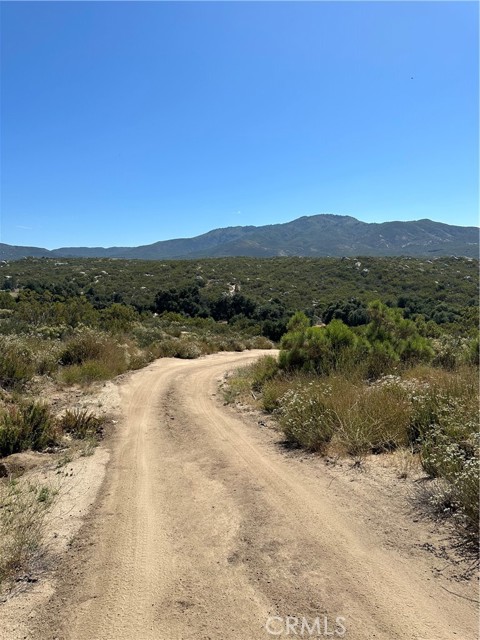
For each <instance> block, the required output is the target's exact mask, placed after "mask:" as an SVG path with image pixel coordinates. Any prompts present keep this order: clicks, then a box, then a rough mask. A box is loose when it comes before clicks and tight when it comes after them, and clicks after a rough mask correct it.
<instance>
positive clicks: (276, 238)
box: [0, 214, 479, 260]
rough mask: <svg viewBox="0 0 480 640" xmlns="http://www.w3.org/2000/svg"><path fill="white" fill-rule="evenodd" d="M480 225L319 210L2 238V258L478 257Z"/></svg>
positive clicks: (0, 254) (0, 253)
mask: <svg viewBox="0 0 480 640" xmlns="http://www.w3.org/2000/svg"><path fill="white" fill-rule="evenodd" d="M478 244H479V229H478V227H459V226H455V225H449V224H443V223H441V222H434V221H432V220H427V219H425V220H415V221H409V222H381V223H376V222H373V223H367V222H361V221H360V220H357V219H356V218H353V217H351V216H340V215H332V214H320V215H314V216H303V217H302V218H297V219H296V220H293V221H292V222H286V223H283V224H271V225H265V226H261V227H255V226H246V227H242V226H238V227H226V228H223V229H214V230H213V231H209V232H208V233H204V234H202V235H200V236H196V237H194V238H180V239H177V240H162V241H160V242H154V243H153V244H147V245H142V246H139V247H108V248H104V247H61V248H59V249H53V250H48V249H42V248H40V247H21V246H15V245H8V244H2V243H0V259H1V260H19V259H21V258H25V257H48V258H61V257H62V258H68V257H86V258H87V257H88V258H126V259H140V260H168V259H193V258H208V257H227V256H249V257H256V258H263V257H265V258H267V257H273V256H309V257H320V256H332V257H335V256H423V257H427V256H429V257H434V256H444V255H456V256H466V257H472V258H478V250H479V246H478Z"/></svg>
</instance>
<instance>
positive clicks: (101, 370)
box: [60, 360, 119, 385]
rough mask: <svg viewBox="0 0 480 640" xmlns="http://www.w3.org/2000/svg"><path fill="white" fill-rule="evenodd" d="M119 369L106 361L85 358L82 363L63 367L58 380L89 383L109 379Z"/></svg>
mask: <svg viewBox="0 0 480 640" xmlns="http://www.w3.org/2000/svg"><path fill="white" fill-rule="evenodd" d="M118 373H119V371H118V370H117V369H116V368H114V369H112V367H111V366H109V365H108V364H106V363H103V362H99V361H98V360H87V361H86V362H83V363H82V364H74V365H72V366H70V367H64V368H63V369H62V371H61V373H60V380H61V381H62V382H65V384H68V385H73V384H90V383H92V382H99V381H101V380H109V379H110V378H113V377H115V376H116V375H117V374H118Z"/></svg>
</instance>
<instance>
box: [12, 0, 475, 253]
mask: <svg viewBox="0 0 480 640" xmlns="http://www.w3.org/2000/svg"><path fill="white" fill-rule="evenodd" d="M478 11H479V9H478V4H477V3H475V2H468V3H464V2H425V3H420V2H370V3H364V2H306V3H301V2H265V3H261V2H235V3H233V2H225V3H223V2H211V3H206V2H191V3H190V2H172V3H169V2H145V3H143V2H105V3H97V2H32V3H29V2H2V3H1V30H2V33H1V36H2V51H1V53H2V69H1V71H2V78H3V79H2V95H1V107H2V109H1V125H2V131H1V133H2V142H1V144H2V147H1V161H2V185H1V186H2V199H1V205H2V220H1V222H2V225H1V240H2V241H3V242H7V243H11V244H22V245H35V246H44V247H48V248H53V247H59V246H62V245H63V246H65V245H69V246H72V245H74V246H79V245H90V246H93V245H102V246H111V245H127V246H129V245H138V244H147V243H151V242H155V241H157V240H162V239H167V238H175V237H190V236H193V235H197V234H199V233H203V232H205V231H208V230H210V229H212V228H216V227H225V226H234V225H247V224H256V225H261V224H270V223H275V222H286V221H288V220H293V219H294V218H297V217H300V216H302V215H312V214H316V213H338V214H348V215H352V216H355V217H357V218H359V219H360V220H364V221H367V222H371V221H378V222H381V221H386V220H408V219H420V218H431V219H434V220H438V221H442V222H448V223H452V224H461V225H476V224H478V220H477V211H478V170H479V167H478V145H479V135H478V89H479V88H478V24H479V23H478Z"/></svg>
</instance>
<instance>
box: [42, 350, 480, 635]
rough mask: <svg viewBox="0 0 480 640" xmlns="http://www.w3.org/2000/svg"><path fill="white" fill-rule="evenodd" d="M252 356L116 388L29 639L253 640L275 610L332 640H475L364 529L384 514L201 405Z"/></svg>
mask: <svg viewBox="0 0 480 640" xmlns="http://www.w3.org/2000/svg"><path fill="white" fill-rule="evenodd" d="M258 353H259V352H249V353H248V352H247V353H242V354H218V355H214V356H209V357H207V358H202V359H200V360H194V361H181V360H170V359H163V360H159V361H157V362H155V363H153V364H152V365H150V366H149V367H147V368H146V369H144V370H141V371H139V372H136V373H135V374H133V375H132V376H131V377H130V378H129V379H128V380H127V381H126V382H125V384H124V385H123V386H122V388H121V396H122V404H123V410H124V420H123V422H122V423H121V424H119V425H117V427H118V428H117V432H116V434H115V435H114V436H113V443H112V458H111V462H110V466H109V469H108V475H107V479H106V481H105V484H104V487H103V490H102V495H101V497H100V499H99V501H98V504H97V505H96V507H95V508H94V511H93V513H92V516H91V518H90V521H89V522H88V523H87V525H86V527H85V529H84V531H83V532H82V536H84V543H83V546H82V547H81V549H80V550H79V553H80V558H81V563H80V565H81V566H78V565H77V568H76V571H73V570H72V572H71V575H65V576H64V578H63V584H62V583H60V584H59V587H58V590H57V593H56V595H55V596H54V598H53V599H52V600H51V602H50V603H49V605H48V607H47V608H46V612H45V615H44V617H43V620H42V621H40V622H39V629H38V631H37V635H36V637H37V638H39V639H40V640H47V639H48V640H52V639H53V638H57V639H59V640H65V639H69V640H70V639H71V640H177V639H178V640H180V639H181V640H207V639H211V640H267V639H268V638H275V637H282V636H279V635H273V633H272V634H269V633H268V632H267V628H266V624H267V625H268V626H269V629H270V630H271V631H272V632H275V633H278V632H281V631H285V630H286V620H285V618H286V617H287V616H295V617H298V618H300V619H302V618H306V619H307V622H308V623H309V624H312V625H313V624H314V623H315V618H319V621H320V620H321V625H322V626H321V627H317V628H316V630H315V633H316V634H317V636H316V637H321V636H319V634H318V629H319V628H320V630H321V633H322V634H323V635H324V637H342V636H341V635H340V634H341V633H342V628H341V626H339V624H342V625H343V626H345V627H346V629H347V631H346V633H345V635H344V636H343V637H345V638H348V639H349V640H367V639H368V640H372V639H381V640H383V639H385V640H396V639H399V640H414V639H417V640H420V639H421V640H452V639H454V638H458V640H474V638H476V616H475V610H474V605H473V604H472V603H471V602H469V601H468V600H465V599H464V598H462V597H458V596H456V595H452V594H451V593H448V592H447V591H446V590H445V589H444V588H442V583H441V582H439V580H438V579H436V578H435V577H433V576H432V571H431V566H429V565H428V558H427V559H425V557H424V556H425V554H424V556H421V557H419V556H418V555H409V553H408V552H407V551H405V550H404V548H403V547H402V544H401V542H402V540H401V539H402V535H403V534H402V532H401V530H400V529H398V530H397V529H396V526H397V523H395V522H394V523H393V524H392V523H388V524H389V526H390V534H389V536H388V540H386V539H385V536H384V533H381V534H380V533H379V532H381V531H383V529H384V528H385V526H386V520H388V505H381V504H380V505H379V506H378V508H376V507H375V503H372V504H373V506H372V504H370V503H369V504H367V505H366V506H365V509H367V510H370V514H369V516H368V518H366V517H365V513H363V516H362V518H360V517H358V518H357V513H359V511H360V510H362V509H364V506H363V505H362V504H361V503H360V504H359V503H357V502H356V498H355V495H354V494H353V493H351V494H350V493H349V490H348V486H347V485H348V483H347V482H345V487H343V488H342V486H339V487H337V488H336V490H335V492H333V491H332V490H331V488H330V486H329V485H330V484H331V479H329V478H328V477H326V476H325V477H324V476H323V475H322V468H321V466H320V465H317V466H316V467H315V466H314V465H309V464H302V462H301V460H300V459H298V457H297V458H295V457H292V456H288V455H286V454H285V453H284V452H283V451H282V450H281V449H280V448H279V447H278V446H277V447H276V446H275V445H274V444H273V442H272V435H271V434H270V435H269V434H268V433H266V431H267V430H265V429H261V428H260V427H259V426H258V425H257V424H256V422H255V421H252V420H249V419H248V416H247V417H243V418H242V417H241V416H238V415H236V414H235V413H234V412H233V410H231V409H229V408H228V407H223V406H222V402H221V400H220V399H219V398H217V397H215V394H216V392H217V385H218V380H219V378H221V377H222V375H223V373H224V372H225V371H226V370H227V369H231V368H233V367H235V366H236V365H240V364H242V363H247V362H249V361H251V360H253V359H254V358H255V357H258ZM315 469H316V470H315ZM367 520H368V521H369V522H370V524H369V525H368V526H366V524H365V523H366V521H367ZM382 527H383V529H382ZM408 535H410V534H408ZM382 536H383V537H382ZM67 574H68V572H67ZM444 584H447V583H444ZM448 584H449V585H450V586H449V587H448V588H450V589H451V590H452V591H455V590H457V591H458V589H461V586H460V587H458V588H457V589H455V587H456V585H455V583H453V586H452V584H451V583H448ZM447 586H448V585H447ZM269 616H277V617H276V618H274V619H270V620H269ZM337 616H341V617H343V618H344V619H345V621H344V622H342V621H340V623H338V622H336V617H337ZM324 617H326V619H325V618H324ZM315 624H317V623H315ZM325 625H327V627H325ZM293 628H294V629H295V630H296V631H297V635H298V633H299V631H300V627H293ZM325 631H328V632H329V633H330V634H331V635H329V636H328V635H327V636H325ZM335 633H337V635H332V634H335ZM289 637H295V635H294V633H293V631H292V627H291V628H290V636H289ZM303 637H312V636H311V635H310V636H309V635H308V632H307V631H306V630H304V636H303Z"/></svg>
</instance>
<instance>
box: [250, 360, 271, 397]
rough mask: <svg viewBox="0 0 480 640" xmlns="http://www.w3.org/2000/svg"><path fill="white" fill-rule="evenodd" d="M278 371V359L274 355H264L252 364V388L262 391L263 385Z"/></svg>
mask: <svg viewBox="0 0 480 640" xmlns="http://www.w3.org/2000/svg"><path fill="white" fill-rule="evenodd" d="M277 373H278V360H277V359H276V358H274V357H273V356H263V357H262V358H259V359H258V360H257V361H256V362H254V363H253V364H252V365H250V376H251V379H252V389H253V390H254V391H260V390H261V389H262V387H263V385H264V384H265V383H266V382H267V381H268V380H271V379H272V378H274V377H275V376H276V375H277Z"/></svg>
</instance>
